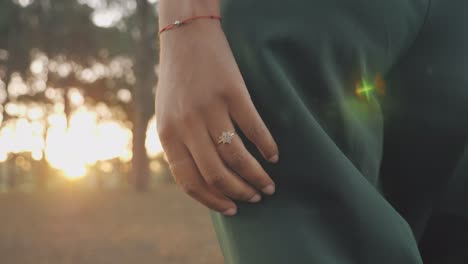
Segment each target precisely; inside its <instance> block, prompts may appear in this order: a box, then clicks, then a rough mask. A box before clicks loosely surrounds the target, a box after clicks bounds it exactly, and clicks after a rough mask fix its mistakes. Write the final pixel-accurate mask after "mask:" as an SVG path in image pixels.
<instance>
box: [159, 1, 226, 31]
mask: <svg viewBox="0 0 468 264" xmlns="http://www.w3.org/2000/svg"><path fill="white" fill-rule="evenodd" d="M219 14H220V0H160V4H159V30H160V29H161V28H163V27H164V26H166V25H168V24H171V23H174V21H175V20H181V19H184V18H188V17H193V16H200V15H215V16H219Z"/></svg>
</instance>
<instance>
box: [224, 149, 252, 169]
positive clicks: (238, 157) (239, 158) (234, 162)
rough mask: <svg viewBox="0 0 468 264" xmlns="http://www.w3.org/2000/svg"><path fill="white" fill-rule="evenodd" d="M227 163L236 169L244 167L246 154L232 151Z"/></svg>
mask: <svg viewBox="0 0 468 264" xmlns="http://www.w3.org/2000/svg"><path fill="white" fill-rule="evenodd" d="M228 164H229V165H230V166H231V167H233V168H236V169H244V168H245V166H246V164H247V155H245V154H244V153H242V152H240V151H235V152H234V151H233V152H232V153H230V155H229V157H228Z"/></svg>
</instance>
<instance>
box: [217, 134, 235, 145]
mask: <svg viewBox="0 0 468 264" xmlns="http://www.w3.org/2000/svg"><path fill="white" fill-rule="evenodd" d="M235 134H236V133H235V132H223V134H222V135H221V136H220V137H219V141H218V144H221V143H222V144H231V141H232V138H233V137H234V135H235Z"/></svg>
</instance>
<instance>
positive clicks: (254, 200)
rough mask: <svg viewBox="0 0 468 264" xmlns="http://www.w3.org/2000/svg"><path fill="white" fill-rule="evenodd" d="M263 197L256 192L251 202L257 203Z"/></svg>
mask: <svg viewBox="0 0 468 264" xmlns="http://www.w3.org/2000/svg"><path fill="white" fill-rule="evenodd" d="M261 199H262V197H261V196H260V195H259V194H258V193H256V194H255V195H254V196H253V197H252V198H250V200H249V202H250V203H256V202H258V201H260V200H261Z"/></svg>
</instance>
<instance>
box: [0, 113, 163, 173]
mask: <svg viewBox="0 0 468 264" xmlns="http://www.w3.org/2000/svg"><path fill="white" fill-rule="evenodd" d="M56 108H57V110H60V108H61V107H56ZM12 121H13V122H7V123H5V124H4V126H3V127H2V129H1V130H0V162H1V161H5V160H6V159H7V156H8V154H9V153H23V152H29V153H31V156H32V158H33V159H35V160H40V159H42V157H43V155H44V154H45V158H46V160H47V161H48V162H49V164H50V165H51V166H52V167H53V168H56V169H58V170H60V171H62V172H63V174H64V176H66V177H67V178H69V179H77V178H80V177H83V176H85V175H86V173H87V171H88V168H89V166H92V165H94V164H95V163H96V162H97V161H105V160H111V159H114V158H118V159H120V160H121V161H124V162H127V161H130V160H131V158H132V132H131V130H130V128H129V127H127V126H126V125H125V124H124V123H122V122H119V121H116V120H112V119H107V120H106V119H99V118H98V113H97V112H96V111H92V110H91V109H89V108H88V107H85V106H81V107H79V108H78V109H77V110H76V111H75V112H73V114H72V115H71V116H70V120H69V127H68V129H67V122H66V118H65V114H63V113H53V114H50V115H49V116H48V118H47V125H48V128H47V131H46V124H45V122H40V121H38V120H35V121H31V120H28V119H26V118H19V119H15V120H12ZM44 135H45V137H44ZM147 137H148V139H147V141H146V147H147V153H148V154H149V155H150V156H155V155H157V154H159V153H160V152H162V147H161V144H160V143H159V139H158V137H157V133H156V122H155V119H154V118H153V119H152V120H151V122H150V124H149V126H148V132H147ZM44 138H45V140H44ZM43 153H44V154H43Z"/></svg>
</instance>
